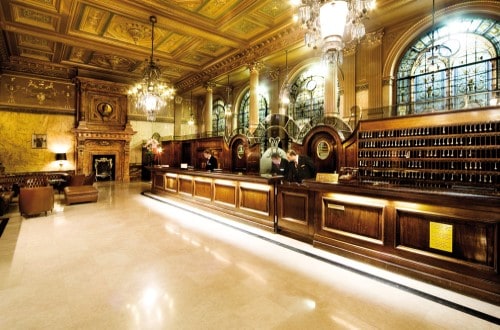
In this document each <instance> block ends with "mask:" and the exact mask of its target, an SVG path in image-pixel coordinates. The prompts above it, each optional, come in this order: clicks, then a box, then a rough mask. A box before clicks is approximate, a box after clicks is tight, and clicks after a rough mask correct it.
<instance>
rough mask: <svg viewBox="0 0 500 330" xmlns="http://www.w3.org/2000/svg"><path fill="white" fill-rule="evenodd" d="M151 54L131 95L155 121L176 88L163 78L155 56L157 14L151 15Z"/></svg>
mask: <svg viewBox="0 0 500 330" xmlns="http://www.w3.org/2000/svg"><path fill="white" fill-rule="evenodd" d="M149 21H150V22H151V55H150V57H149V59H146V63H147V65H146V68H145V70H144V73H143V75H142V80H141V81H140V82H139V83H137V84H136V85H135V86H133V87H132V88H131V90H130V91H129V95H130V96H131V97H132V101H133V102H134V105H135V107H136V109H138V110H140V111H142V112H144V113H145V114H146V118H147V120H148V121H155V120H156V116H157V114H158V112H160V110H161V109H163V108H166V107H168V104H169V101H170V100H172V99H173V98H174V94H175V90H174V88H173V87H172V86H171V85H170V83H169V82H168V81H164V80H162V79H161V69H160V67H159V66H158V65H157V64H156V63H155V60H154V58H153V49H154V35H155V23H156V22H157V20H156V16H150V17H149Z"/></svg>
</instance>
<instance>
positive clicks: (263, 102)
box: [238, 90, 269, 128]
mask: <svg viewBox="0 0 500 330" xmlns="http://www.w3.org/2000/svg"><path fill="white" fill-rule="evenodd" d="M238 109H239V110H238V127H240V128H243V127H246V128H248V119H249V116H250V90H248V91H247V92H246V93H245V94H244V95H243V97H242V98H241V102H240V106H239V108H238ZM268 114H269V102H268V100H267V98H266V97H265V96H264V95H262V94H259V122H262V121H263V120H264V119H265V118H266V117H267V115H268Z"/></svg>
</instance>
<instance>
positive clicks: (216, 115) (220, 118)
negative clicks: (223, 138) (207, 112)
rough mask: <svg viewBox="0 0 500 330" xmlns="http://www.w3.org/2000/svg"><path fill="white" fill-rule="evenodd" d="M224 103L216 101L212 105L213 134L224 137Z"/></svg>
mask: <svg viewBox="0 0 500 330" xmlns="http://www.w3.org/2000/svg"><path fill="white" fill-rule="evenodd" d="M225 115H226V113H225V106H224V101H223V100H221V99H218V100H216V101H215V102H214V103H213V105H212V133H213V135H215V136H219V135H223V134H224V128H225V126H226V118H225Z"/></svg>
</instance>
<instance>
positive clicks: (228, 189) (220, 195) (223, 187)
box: [214, 181, 237, 207]
mask: <svg viewBox="0 0 500 330" xmlns="http://www.w3.org/2000/svg"><path fill="white" fill-rule="evenodd" d="M236 191H237V189H236V184H235V183H234V182H228V183H224V184H222V183H219V182H217V181H215V182H214V202H219V203H225V204H228V205H231V206H233V207H236V196H237V195H236Z"/></svg>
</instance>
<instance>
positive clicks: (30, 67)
mask: <svg viewBox="0 0 500 330" xmlns="http://www.w3.org/2000/svg"><path fill="white" fill-rule="evenodd" d="M2 71H11V72H16V73H20V72H22V73H26V74H30V75H37V76H44V77H52V78H59V79H72V78H73V77H75V76H76V74H77V72H78V70H77V69H76V68H68V67H67V66H64V65H57V64H53V63H48V62H41V61H35V60H33V59H24V58H22V57H11V58H10V60H9V61H7V62H4V63H2Z"/></svg>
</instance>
